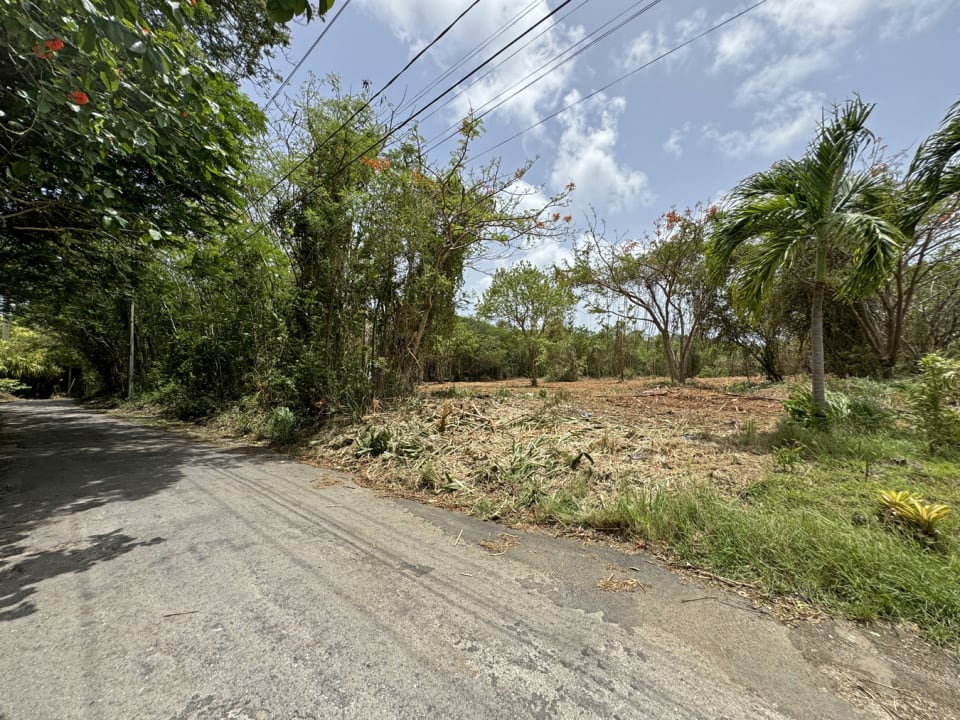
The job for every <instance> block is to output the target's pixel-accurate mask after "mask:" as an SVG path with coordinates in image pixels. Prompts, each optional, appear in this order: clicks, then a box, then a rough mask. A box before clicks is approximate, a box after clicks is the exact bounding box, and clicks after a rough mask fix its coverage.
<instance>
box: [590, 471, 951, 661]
mask: <svg viewBox="0 0 960 720" xmlns="http://www.w3.org/2000/svg"><path fill="white" fill-rule="evenodd" d="M581 520H582V521H583V523H584V524H585V525H589V526H592V527H596V528H602V529H604V530H608V531H610V530H619V531H626V532H630V533H633V534H635V535H636V536H638V537H642V538H644V539H646V540H648V541H649V542H652V543H659V544H662V545H665V546H667V547H669V549H670V552H671V553H672V554H673V555H674V556H675V557H676V558H677V559H679V560H681V561H684V562H689V563H691V564H694V565H698V566H701V567H705V568H709V569H711V570H712V571H714V572H717V573H719V574H722V575H724V576H726V577H729V578H731V579H737V580H751V581H759V582H760V583H761V584H762V586H763V588H764V589H765V590H767V591H768V592H771V593H788V594H796V595H798V596H800V597H802V598H803V599H805V600H806V601H808V602H810V603H812V604H816V605H819V606H821V607H826V608H829V609H832V610H834V611H837V612H839V613H842V614H843V615H845V616H847V617H850V618H854V619H858V620H874V619H887V620H895V621H904V620H905V621H910V622H914V623H917V624H918V625H920V626H921V627H922V628H924V630H925V631H926V633H927V634H928V636H929V637H930V638H931V639H933V640H935V641H937V642H941V643H949V644H957V643H960V554H958V552H957V551H958V549H960V548H958V547H957V543H956V541H955V540H954V539H952V538H948V539H947V540H946V541H945V542H946V545H945V547H943V548H941V550H940V551H935V550H931V549H929V548H926V547H924V546H922V545H921V544H919V543H917V542H916V541H915V540H913V539H911V538H909V537H906V536H903V535H900V534H897V533H895V532H892V531H890V530H889V529H887V528H885V527H884V526H883V524H882V523H881V522H880V521H879V520H876V519H871V518H865V519H864V520H863V521H861V524H860V525H856V524H854V523H852V522H851V521H849V520H846V519H844V518H842V517H840V516H833V517H831V516H830V515H828V514H825V513H823V512H821V511H819V510H806V509H802V508H786V507H784V506H782V505H779V504H776V505H771V504H764V505H755V506H744V505H741V504H740V503H737V502H736V501H734V500H730V499H727V498H723V497H720V496H719V495H717V494H716V493H714V492H713V491H711V490H707V489H697V490H685V491H679V492H670V493H667V492H660V493H654V494H650V495H644V494H642V493H639V492H637V491H635V490H632V489H630V488H624V489H623V490H622V491H621V493H620V494H619V495H618V497H617V498H616V499H615V500H613V501H611V502H610V503H608V504H605V505H604V506H601V507H597V508H593V509H590V510H588V511H587V512H585V513H583V514H582V516H581Z"/></svg>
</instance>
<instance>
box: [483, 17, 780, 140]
mask: <svg viewBox="0 0 960 720" xmlns="http://www.w3.org/2000/svg"><path fill="white" fill-rule="evenodd" d="M766 3H767V0H759V2H756V3H754V4H753V5H750V6H749V7H747V8H745V9H743V10H741V11H740V12H738V13H735V14H734V15H731V16H730V17H728V18H727V19H726V20H723V21H721V22H719V23H717V24H716V25H714V26H712V27H710V28H707V29H706V30H704V31H703V32H700V33H697V34H696V35H694V36H693V37H691V38H689V39H688V40H685V41H683V42H682V43H680V44H679V45H676V46H674V47H672V48H670V49H669V50H667V51H666V52H664V53H661V54H660V55H657V56H656V57H655V58H653V59H651V60H648V61H647V62H645V63H643V64H642V65H640V66H639V67H636V68H634V69H633V70H630V71H629V72H627V73H624V74H623V75H621V76H619V77H618V78H616V79H614V80H612V81H610V82H609V83H607V84H606V85H604V86H603V87H600V88H598V89H596V90H594V91H593V92H592V93H590V94H588V95H584V96H583V97H582V98H580V99H579V100H576V101H575V102H572V103H569V104H568V105H564V106H563V107H562V108H560V109H559V110H556V111H555V112H552V113H550V114H549V115H547V116H546V117H544V118H542V119H540V120H538V121H537V122H535V123H533V124H532V125H530V126H529V127H526V128H524V129H523V130H521V131H520V132H518V133H515V134H513V135H511V136H510V137H508V138H506V139H505V140H501V141H500V142H498V143H497V144H496V145H493V146H492V147H489V148H487V149H486V150H482V151H481V152H479V153H476V154H475V155H473V156H472V157H474V158H478V157H482V156H484V155H487V154H489V153H492V152H493V151H494V150H497V149H498V148H501V147H503V146H504V145H506V144H507V143H509V142H513V141H514V140H516V139H517V138H519V137H520V136H521V135H524V134H525V133H528V132H530V131H531V130H533V129H534V128H537V127H540V126H541V125H543V124H544V123H546V122H548V121H550V120H552V119H553V118H555V117H557V116H558V115H560V114H562V113H565V112H566V111H567V110H570V109H571V108H574V107H576V106H577V105H579V104H580V103H583V102H586V101H587V100H589V99H590V98H593V97H596V96H597V95H599V94H600V93H602V92H605V91H607V90H609V89H610V88H611V87H613V86H614V85H616V84H617V83H620V82H623V81H624V80H626V79H627V78H629V77H632V76H634V75H636V74H637V73H638V72H640V71H641V70H645V69H647V68H648V67H650V66H651V65H653V64H654V63H657V62H660V61H661V60H663V59H664V58H667V57H669V56H671V55H673V54H674V53H676V52H679V51H680V50H683V48H685V47H687V46H688V45H691V44H693V43H695V42H696V41H697V40H700V39H701V38H704V37H706V36H707V35H710V34H711V33H714V32H716V31H717V30H719V29H721V28H723V27H725V26H726V25H729V24H730V23H732V22H734V21H735V20H739V19H740V18H742V17H743V16H744V15H746V14H747V13H750V12H753V11H754V10H756V9H757V8H758V7H760V6H761V5H764V4H766Z"/></svg>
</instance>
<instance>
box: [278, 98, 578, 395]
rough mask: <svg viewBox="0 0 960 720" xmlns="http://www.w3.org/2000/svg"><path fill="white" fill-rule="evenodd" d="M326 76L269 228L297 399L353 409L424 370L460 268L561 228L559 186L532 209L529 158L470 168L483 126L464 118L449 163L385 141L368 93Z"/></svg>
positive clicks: (448, 323) (443, 326)
mask: <svg viewBox="0 0 960 720" xmlns="http://www.w3.org/2000/svg"><path fill="white" fill-rule="evenodd" d="M331 82H332V85H331V89H332V91H333V92H332V93H331V95H330V96H328V97H323V96H321V95H320V94H319V93H315V92H311V93H310V94H309V95H308V96H307V97H306V98H305V99H304V101H303V105H302V110H301V112H300V113H299V115H300V117H303V118H304V119H305V120H306V126H305V127H304V128H303V132H302V135H300V136H297V137H295V138H293V139H292V141H291V143H290V146H291V148H292V149H293V154H292V156H291V158H290V159H289V161H288V162H290V163H294V162H295V163H298V164H299V165H300V167H299V168H298V170H297V172H295V173H294V174H293V176H292V177H291V182H290V184H289V186H282V187H280V188H277V190H276V194H277V196H278V197H279V198H280V199H279V202H278V203H277V206H276V210H275V212H274V214H273V223H274V227H275V228H276V231H277V233H278V236H279V237H280V238H281V239H282V242H283V243H284V247H285V249H286V250H287V253H288V255H289V257H290V258H291V261H292V266H293V270H294V274H295V281H296V290H295V302H294V318H295V322H294V323H293V327H294V328H295V331H296V333H297V336H298V337H299V338H300V339H301V340H302V342H301V344H300V347H299V348H298V350H297V351H296V352H298V354H299V357H298V359H297V360H296V361H295V363H294V364H296V365H297V366H298V367H300V368H302V370H298V372H297V378H298V386H299V388H300V391H301V393H302V395H301V400H302V402H303V403H304V404H305V405H308V406H309V405H314V404H316V403H317V402H318V401H323V402H324V403H327V402H334V403H338V404H340V403H342V404H348V405H349V406H350V407H351V408H352V409H354V410H359V409H360V408H361V407H362V406H364V405H365V404H366V403H367V402H369V401H370V399H372V398H381V397H389V396H396V395H403V394H406V393H409V392H410V391H412V389H413V388H414V387H415V385H416V384H417V383H418V382H419V381H420V380H421V379H422V378H423V377H424V376H425V374H426V371H425V369H424V361H425V360H426V359H427V356H428V355H429V354H430V353H431V352H432V351H434V350H436V348H437V347H438V346H437V343H436V340H437V338H438V337H439V336H441V335H443V334H444V333H445V332H448V331H449V330H450V329H451V327H452V324H453V320H454V318H455V310H456V297H457V293H458V291H459V290H460V288H461V286H462V283H463V273H464V269H465V268H466V267H468V266H470V265H471V264H472V263H474V262H475V261H476V260H477V259H478V258H479V257H480V256H481V255H482V254H483V253H484V252H485V250H484V249H485V248H493V247H497V246H503V245H506V244H511V243H519V242H524V241H526V240H527V239H528V238H531V237H536V236H542V235H546V234H561V233H563V232H566V229H565V228H566V227H567V223H566V222H564V220H565V219H564V218H562V217H561V214H560V212H559V211H557V210H556V208H557V207H559V206H561V205H562V204H563V202H564V201H565V193H564V194H561V195H559V196H556V197H553V198H548V199H547V201H546V202H545V203H544V204H542V205H540V206H535V205H533V204H532V203H525V201H526V200H527V199H528V197H529V196H530V195H532V194H533V193H534V191H532V190H527V189H525V188H524V187H523V186H522V185H521V182H520V181H521V179H522V177H523V174H524V172H525V171H526V166H525V167H523V168H520V169H518V170H517V171H515V172H512V173H509V174H507V173H503V172H502V171H501V169H500V165H499V162H498V161H493V162H491V163H489V164H488V165H486V166H483V167H479V168H470V167H468V165H467V156H468V149H469V146H470V143H471V142H472V141H473V140H474V139H475V138H477V137H478V136H479V134H480V126H479V123H477V122H475V121H473V120H471V119H470V118H468V119H466V120H465V121H464V123H463V125H462V127H461V132H460V141H459V142H458V144H457V145H456V147H455V148H454V150H453V151H452V152H451V154H450V156H449V159H448V160H447V162H446V163H445V164H437V163H433V162H431V161H430V160H429V159H428V158H427V157H426V156H425V153H424V151H423V142H422V140H421V139H420V138H419V137H418V136H417V135H416V134H415V133H413V134H411V135H409V136H408V137H407V138H405V139H404V140H403V141H402V142H401V143H399V144H398V145H397V146H396V147H393V148H390V149H387V148H385V147H384V144H383V143H384V141H383V140H382V138H383V137H384V136H385V135H386V134H387V128H385V127H384V125H383V124H382V123H381V122H380V121H379V120H378V118H377V116H376V114H375V112H374V111H373V109H372V108H370V107H369V106H368V105H367V103H366V99H365V98H364V97H362V96H360V97H353V96H343V95H341V94H340V93H339V90H338V88H337V84H336V80H335V79H333V80H332V81H331ZM278 167H280V168H282V167H283V164H282V163H281V164H280V165H279V166H278Z"/></svg>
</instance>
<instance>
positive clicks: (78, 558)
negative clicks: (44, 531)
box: [0, 530, 164, 622]
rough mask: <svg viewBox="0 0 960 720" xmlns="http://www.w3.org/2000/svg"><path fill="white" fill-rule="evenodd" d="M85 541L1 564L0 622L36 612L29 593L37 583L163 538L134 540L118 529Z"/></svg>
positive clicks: (34, 588) (87, 566)
mask: <svg viewBox="0 0 960 720" xmlns="http://www.w3.org/2000/svg"><path fill="white" fill-rule="evenodd" d="M88 541H89V542H90V544H89V545H87V546H85V547H77V546H76V545H66V546H61V547H56V548H52V549H50V550H43V551H41V552H36V553H31V554H29V555H27V556H26V557H24V558H23V559H22V560H20V561H19V562H17V563H16V564H15V565H11V566H10V567H8V568H5V569H4V571H3V572H2V574H0V622H2V621H5V620H16V619H17V618H21V617H25V616H27V615H30V614H31V613H34V612H36V605H35V604H34V603H33V602H32V600H30V597H31V596H32V595H34V594H35V593H36V592H37V585H38V584H39V583H40V582H42V581H43V580H47V579H49V578H52V577H56V576H57V575H63V574H65V573H78V572H83V571H85V570H89V569H90V568H91V567H93V566H94V565H96V564H97V563H101V562H106V561H107V560H112V559H113V558H115V557H117V556H119V555H123V554H125V553H128V552H130V551H131V550H133V549H134V548H137V547H141V546H145V545H157V544H158V543H162V542H164V538H162V537H155V538H152V539H150V540H145V541H140V542H137V541H136V540H135V539H134V538H132V537H130V536H129V535H125V534H124V533H122V532H120V530H113V531H111V532H109V533H104V534H102V535H91V536H90V537H89V538H88Z"/></svg>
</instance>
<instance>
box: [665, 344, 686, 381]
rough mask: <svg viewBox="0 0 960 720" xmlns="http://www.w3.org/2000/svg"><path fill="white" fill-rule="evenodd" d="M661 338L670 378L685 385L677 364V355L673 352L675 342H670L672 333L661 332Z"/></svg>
mask: <svg viewBox="0 0 960 720" xmlns="http://www.w3.org/2000/svg"><path fill="white" fill-rule="evenodd" d="M660 340H661V342H662V343H663V359H664V360H665V361H666V363H667V371H668V372H669V373H670V380H672V381H673V382H674V383H676V384H677V385H683V381H684V377H683V373H682V372H681V371H680V367H679V365H678V364H677V356H676V354H675V353H674V352H673V343H671V342H670V333H660Z"/></svg>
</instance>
